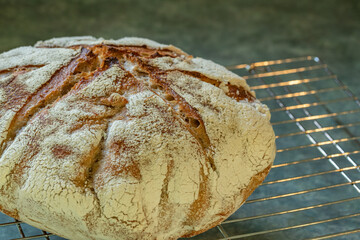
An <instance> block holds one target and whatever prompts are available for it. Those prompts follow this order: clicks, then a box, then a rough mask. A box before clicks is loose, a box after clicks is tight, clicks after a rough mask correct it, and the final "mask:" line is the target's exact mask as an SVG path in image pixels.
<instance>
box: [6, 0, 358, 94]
mask: <svg viewBox="0 0 360 240" xmlns="http://www.w3.org/2000/svg"><path fill="white" fill-rule="evenodd" d="M0 9H1V14H0V52H2V51H6V50H9V49H11V48H14V47H18V46H22V45H32V44H34V43H35V42H36V41H38V40H43V39H48V38H51V37H59V36H73V35H94V36H97V37H104V38H120V37H123V36H141V37H147V38H151V39H154V40H156V41H159V42H162V43H172V44H173V45H176V46H178V47H180V48H182V49H184V50H185V51H187V52H189V53H191V54H193V55H196V56H201V57H204V58H209V59H212V60H214V61H216V62H219V63H221V64H225V65H228V64H237V63H248V62H253V61H261V60H271V59H280V58H288V57H298V56H305V55H316V56H319V57H321V58H322V59H323V60H324V61H325V62H326V63H328V64H329V66H330V68H331V69H332V70H333V71H334V72H335V73H336V74H337V75H338V76H339V78H340V79H341V80H342V81H343V82H344V83H345V84H346V85H348V86H349V87H350V88H351V89H352V90H353V91H354V92H355V93H356V95H357V96H360V87H359V86H360V83H359V81H358V79H359V77H360V1H358V0H345V1H340V0H339V1H332V0H329V1H311V0H302V1H286V0H273V1H268V0H256V1H250V0H247V1H235V0H232V1H216V0H208V1H206V0H198V1H159V0H156V1H131V0H121V1H115V0H107V1H106V0H105V1H95V0H87V1H86V0H83V1H79V0H76V1H70V0H66V1H45V0H31V1H29V0H12V1H10V0H7V1H6V0H0Z"/></svg>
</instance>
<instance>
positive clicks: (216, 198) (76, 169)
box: [0, 37, 275, 240]
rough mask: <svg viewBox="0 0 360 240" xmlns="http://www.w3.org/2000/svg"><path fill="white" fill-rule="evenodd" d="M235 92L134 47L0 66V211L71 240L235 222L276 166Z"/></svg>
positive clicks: (263, 125) (234, 84)
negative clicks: (236, 214)
mask: <svg viewBox="0 0 360 240" xmlns="http://www.w3.org/2000/svg"><path fill="white" fill-rule="evenodd" d="M269 120H270V113H269V110H268V108H267V107H266V106H265V105H263V104H261V103H260V102H259V101H258V100H257V99H256V98H255V94H254V92H252V91H251V90H250V88H249V86H248V85H247V84H246V82H245V80H244V79H242V78H241V77H239V76H237V75H235V74H234V73H232V72H230V71H228V70H226V69H225V68H224V67H222V66H220V65H217V64H215V63H213V62H211V61H208V60H204V59H202V58H193V57H192V56H190V55H188V54H186V53H184V52H183V51H181V50H180V49H178V48H175V47H173V46H169V45H162V44H159V43H156V42H154V41H151V40H147V39H141V38H122V39H119V40H104V39H96V38H93V37H71V38H55V39H51V40H47V41H43V42H38V43H37V44H36V45H35V46H34V47H20V48H16V49H13V50H11V51H8V52H5V53H3V54H1V55H0V210H1V211H2V212H4V213H5V214H7V215H9V216H11V217H14V218H16V219H19V220H22V221H24V222H26V223H29V224H31V225H33V226H35V227H38V228H41V229H44V230H47V231H49V232H52V233H54V234H57V235H60V236H63V237H65V238H69V239H79V240H83V239H94V240H105V239H126V240H128V239H129V240H130V239H145V240H146V239H177V238H179V237H189V236H193V235H196V234H198V233H201V232H204V231H206V230H207V229H209V228H211V227H214V226H216V225H217V224H219V223H220V222H221V221H223V220H224V219H226V218H227V217H228V216H229V215H230V214H232V213H233V212H234V211H235V210H236V209H238V208H239V207H240V206H241V205H242V204H243V203H244V201H245V200H246V198H247V197H248V196H249V195H250V194H251V193H252V191H253V190H254V189H255V188H256V187H257V186H258V185H259V184H260V183H261V182H262V181H263V180H264V178H265V176H266V175H267V173H268V172H269V170H270V167H271V165H272V162H273V160H274V156H275V137H274V132H273V130H272V127H271V125H270V123H269Z"/></svg>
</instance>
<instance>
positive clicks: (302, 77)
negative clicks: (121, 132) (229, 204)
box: [0, 56, 360, 240]
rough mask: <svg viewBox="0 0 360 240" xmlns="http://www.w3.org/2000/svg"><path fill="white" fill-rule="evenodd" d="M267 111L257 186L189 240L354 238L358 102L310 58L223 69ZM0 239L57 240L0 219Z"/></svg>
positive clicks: (358, 221)
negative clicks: (272, 138) (273, 147)
mask: <svg viewBox="0 0 360 240" xmlns="http://www.w3.org/2000/svg"><path fill="white" fill-rule="evenodd" d="M229 69H230V70H232V71H234V72H236V73H238V74H239V75H241V76H243V77H244V78H245V79H246V80H247V82H248V84H249V85H250V86H251V87H252V89H253V90H255V91H256V94H257V98H258V99H260V100H261V101H262V102H264V103H265V104H267V105H268V106H269V108H270V109H271V112H272V124H273V127H274V130H275V133H276V136H277V139H276V144H277V148H278V150H277V156H276V159H275V163H274V166H273V167H272V170H271V172H270V174H269V175H268V177H267V178H266V180H265V181H264V183H263V184H262V185H261V186H260V187H259V188H257V189H256V190H255V192H254V193H253V194H252V195H251V196H250V198H249V199H248V200H247V201H246V203H245V204H244V205H243V206H242V207H241V208H240V209H239V210H238V211H237V212H235V213H234V214H233V215H232V216H231V217H230V218H229V219H227V220H226V221H225V222H223V223H222V224H220V225H219V226H217V227H215V228H213V229H211V230H209V231H207V232H205V233H203V234H200V235H198V236H196V237H193V238H192V239H202V240H203V239H205V240H213V239H217V240H230V239H286V240H288V239H347V240H348V239H360V168H359V167H360V166H359V165H360V159H359V156H360V128H359V125H360V101H359V100H358V99H357V98H356V97H355V96H354V95H353V94H352V93H351V91H350V90H349V89H348V88H347V87H346V86H345V85H344V84H343V83H342V82H341V81H339V80H338V79H337V77H336V76H335V75H334V74H333V73H332V72H331V71H330V70H329V69H328V67H327V65H326V64H324V63H323V62H322V61H321V60H320V59H319V58H318V57H311V56H308V57H301V58H289V59H283V60H275V61H265V62H257V63H252V64H240V65H236V66H230V67H229ZM0 239H47V240H50V239H58V240H59V239H62V238H60V237H57V236H55V235H52V234H50V233H47V232H44V231H41V230H38V229H36V228H33V227H31V226H29V225H27V224H25V223H21V222H19V221H16V220H14V219H12V218H10V217H8V216H6V215H0Z"/></svg>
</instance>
